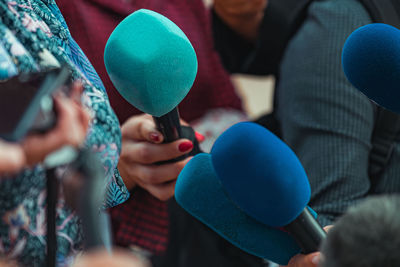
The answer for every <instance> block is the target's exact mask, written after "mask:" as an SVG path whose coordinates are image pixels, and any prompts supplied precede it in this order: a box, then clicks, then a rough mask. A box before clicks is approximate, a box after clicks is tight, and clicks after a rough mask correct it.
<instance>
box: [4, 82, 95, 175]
mask: <svg viewBox="0 0 400 267" xmlns="http://www.w3.org/2000/svg"><path fill="white" fill-rule="evenodd" d="M72 86H73V88H72V91H71V95H70V96H69V97H66V96H64V95H61V94H59V95H56V96H55V97H54V102H55V109H56V111H57V115H58V119H57V123H56V125H55V126H54V127H53V128H52V129H50V130H49V131H48V132H46V133H43V134H38V133H36V134H29V135H28V136H26V137H25V138H24V139H23V140H22V141H21V142H20V143H9V142H5V141H1V142H0V146H1V149H0V172H1V173H15V172H18V171H19V170H21V169H22V168H24V167H28V166H32V165H34V164H37V163H39V162H41V161H43V159H44V158H45V157H46V156H47V155H48V154H50V153H51V152H53V151H56V150H58V149H59V148H61V147H62V146H64V145H72V146H79V145H80V144H82V142H83V141H84V138H85V136H86V132H87V129H88V127H89V119H90V118H89V114H88V113H87V112H86V110H85V109H84V107H82V104H81V103H80V101H79V99H80V97H81V93H82V85H81V84H79V83H75V84H73V85H72Z"/></svg>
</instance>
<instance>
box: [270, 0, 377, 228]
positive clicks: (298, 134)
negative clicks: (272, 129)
mask: <svg viewBox="0 0 400 267" xmlns="http://www.w3.org/2000/svg"><path fill="white" fill-rule="evenodd" d="M370 22H371V20H370V18H369V15H368V14H367V12H366V10H365V9H364V8H363V6H362V5H361V4H360V3H359V2H358V1H347V0H346V1H345V0H340V1H337V2H335V1H316V2H313V4H312V5H311V6H310V8H309V16H308V18H307V20H306V21H305V23H304V25H303V26H302V28H301V29H300V30H299V32H298V33H297V35H296V36H295V37H294V38H293V39H292V41H291V42H290V43H289V45H288V48H287V50H286V52H285V55H284V60H283V62H282V68H281V69H282V71H281V76H280V77H281V79H280V84H279V87H278V88H277V93H278V96H277V106H278V107H277V112H278V118H279V120H280V121H281V125H282V132H283V139H284V140H285V141H286V142H287V143H288V145H289V146H290V147H291V148H292V149H293V150H294V151H295V153H296V154H297V156H298V157H299V158H300V160H301V162H302V164H303V166H304V168H305V170H306V172H307V175H308V177H309V180H310V184H311V190H312V196H311V202H310V205H311V206H312V208H313V209H314V210H315V211H317V212H318V214H319V216H318V219H319V221H320V223H321V224H322V225H327V224H330V223H332V222H333V221H334V220H335V219H336V218H337V217H338V216H340V215H341V214H343V213H344V212H345V210H346V209H347V207H349V206H351V205H353V204H355V202H357V201H358V200H359V199H362V198H364V197H365V196H366V194H367V193H368V191H369V189H370V181H369V178H368V159H369V150H370V147H371V144H370V138H371V134H372V131H373V127H374V112H375V107H374V105H373V104H372V102H371V101H369V99H368V98H367V97H365V96H364V95H362V94H361V93H360V92H358V90H357V89H355V88H354V87H353V86H351V84H350V83H349V82H348V81H347V79H346V78H345V76H344V74H343V71H342V68H341V51H342V47H343V44H344V42H345V40H346V38H347V37H348V35H350V33H351V32H352V31H353V30H355V29H356V28H358V27H360V26H362V25H364V24H367V23H370Z"/></svg>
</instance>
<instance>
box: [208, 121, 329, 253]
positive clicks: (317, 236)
mask: <svg viewBox="0 0 400 267" xmlns="http://www.w3.org/2000/svg"><path fill="white" fill-rule="evenodd" d="M211 159H212V165H213V167H214V169H215V172H216V174H217V177H218V178H219V180H220V182H221V184H222V187H223V188H224V190H225V192H226V193H227V195H228V196H229V198H230V199H231V200H232V201H233V202H234V203H235V204H236V205H237V206H238V207H239V208H240V209H242V210H243V211H245V212H246V213H247V214H248V215H249V216H251V217H253V218H254V219H255V220H257V221H259V222H260V223H263V224H265V225H268V226H271V227H283V228H284V229H285V230H286V231H288V232H289V233H290V234H291V235H292V236H293V238H294V239H295V240H296V242H297V243H298V245H299V246H300V247H301V249H302V252H303V253H311V252H314V251H317V250H318V249H319V245H320V243H321V241H322V240H323V239H325V236H326V233H325V231H324V230H323V229H322V227H321V226H320V225H319V224H318V222H317V221H316V220H315V218H314V217H313V216H312V215H311V213H310V211H309V209H308V208H306V205H307V203H308V202H309V200H310V195H311V189H310V184H309V182H308V178H307V175H306V173H305V171H304V169H303V166H302V165H301V163H300V161H299V159H298V158H297V157H296V155H295V154H294V152H293V151H292V150H291V149H290V148H289V147H288V146H287V145H286V144H285V143H284V142H282V141H281V140H280V139H279V138H278V137H276V136H275V135H274V134H272V133H271V132H270V131H268V130H267V129H266V128H264V127H262V126H260V125H258V124H256V123H252V122H243V123H237V124H235V125H233V126H232V127H230V128H229V129H227V130H226V131H225V132H224V133H223V134H222V135H221V136H220V137H219V138H218V139H217V140H216V141H215V143H214V145H213V148H212V150H211Z"/></svg>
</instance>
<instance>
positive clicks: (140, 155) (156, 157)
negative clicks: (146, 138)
mask: <svg viewBox="0 0 400 267" xmlns="http://www.w3.org/2000/svg"><path fill="white" fill-rule="evenodd" d="M192 149H193V143H192V141H190V140H188V139H179V140H177V141H174V142H172V143H165V144H152V143H149V142H129V141H127V140H125V141H124V142H123V144H122V151H121V159H122V160H124V161H127V162H131V163H142V164H153V163H156V162H159V161H166V160H170V159H174V158H177V157H179V156H182V155H184V154H187V153H189V152H190V151H191V150H192Z"/></svg>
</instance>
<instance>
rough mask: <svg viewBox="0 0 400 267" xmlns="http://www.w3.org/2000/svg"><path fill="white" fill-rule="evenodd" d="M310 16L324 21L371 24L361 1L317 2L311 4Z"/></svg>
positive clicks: (326, 0) (319, 0)
mask: <svg viewBox="0 0 400 267" xmlns="http://www.w3.org/2000/svg"><path fill="white" fill-rule="evenodd" d="M309 16H316V17H318V18H320V19H321V20H322V21H328V22H329V21H335V22H336V23H337V22H342V23H351V22H352V23H369V22H370V21H371V17H370V15H369V13H368V11H367V9H366V7H365V6H364V5H363V4H362V3H361V1H359V0H316V1H313V2H312V3H311V4H310V7H309Z"/></svg>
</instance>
